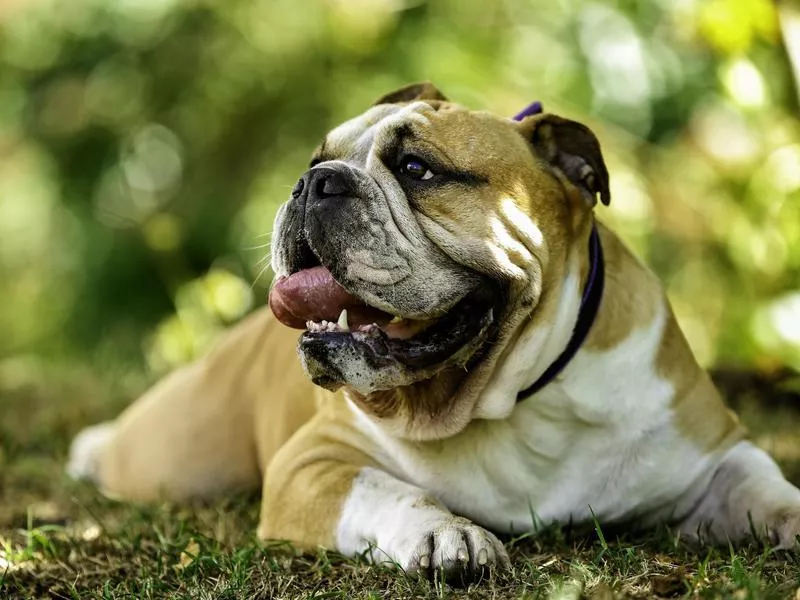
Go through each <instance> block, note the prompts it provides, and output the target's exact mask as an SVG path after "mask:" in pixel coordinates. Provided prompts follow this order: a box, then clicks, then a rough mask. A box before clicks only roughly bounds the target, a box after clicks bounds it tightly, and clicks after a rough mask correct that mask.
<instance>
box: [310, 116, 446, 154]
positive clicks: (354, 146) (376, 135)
mask: <svg viewBox="0 0 800 600" xmlns="http://www.w3.org/2000/svg"><path fill="white" fill-rule="evenodd" d="M435 110H436V109H434V108H433V107H432V106H431V105H430V104H428V103H427V102H412V103H411V104H406V105H400V104H379V105H378V106H373V107H372V108H370V109H369V110H367V111H366V112H365V113H362V114H361V115H359V116H357V117H355V118H353V119H350V120H349V121H345V122H344V123H342V124H341V125H339V126H338V127H336V128H335V129H334V130H333V131H331V132H330V133H328V135H326V136H325V140H324V141H323V143H322V148H321V150H320V153H321V154H324V155H325V156H330V157H335V158H340V159H341V158H345V157H350V158H357V157H366V155H367V154H369V151H370V149H371V148H373V147H374V146H376V142H377V143H378V144H380V143H382V142H385V143H389V142H390V141H391V138H392V137H393V136H395V135H396V132H397V131H398V130H399V129H400V128H402V127H404V126H408V125H410V124H412V123H417V124H419V126H420V127H425V126H429V125H430V115H431V113H434V112H435Z"/></svg>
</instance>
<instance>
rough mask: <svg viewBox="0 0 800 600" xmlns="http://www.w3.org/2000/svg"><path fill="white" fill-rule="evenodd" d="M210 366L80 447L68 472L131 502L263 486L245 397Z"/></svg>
mask: <svg viewBox="0 0 800 600" xmlns="http://www.w3.org/2000/svg"><path fill="white" fill-rule="evenodd" d="M222 387H223V386H221V385H220V382H219V381H214V380H213V379H212V378H211V377H209V372H208V369H207V368H206V365H204V364H203V363H198V364H196V365H192V366H190V367H186V368H184V369H182V370H179V371H177V372H176V373H173V374H172V375H170V376H169V377H167V378H166V379H165V380H163V381H162V382H160V383H159V384H158V385H156V386H155V387H154V388H152V389H151V390H150V391H149V392H148V393H146V394H145V395H144V396H143V397H142V398H140V399H139V400H137V401H136V402H135V403H134V404H133V405H132V406H130V407H129V408H128V409H127V410H126V411H125V412H123V413H122V415H120V416H119V418H118V419H117V420H116V421H114V422H110V423H103V424H100V425H95V426H94V427H89V428H87V429H85V430H84V431H82V432H81V433H80V434H79V435H78V436H77V437H76V438H75V440H74V441H73V443H72V447H71V449H70V458H69V463H68V465H67V472H68V473H69V474H70V475H72V476H73V477H76V478H83V479H90V480H92V481H94V482H95V483H96V484H97V485H98V487H99V488H100V490H101V491H102V492H103V493H104V494H106V495H108V496H111V497H114V498H120V499H127V500H144V501H147V500H156V499H160V498H164V499H170V500H185V499H190V498H206V497H210V496H214V495H216V494H219V493H221V492H224V491H226V490H231V489H237V488H247V487H255V486H257V485H258V483H259V469H258V464H257V458H256V452H255V444H254V442H253V439H252V437H253V433H252V431H253V423H252V416H251V414H250V407H249V406H247V403H246V402H243V400H245V398H241V397H239V398H237V397H235V396H231V395H230V394H228V393H225V390H223V389H221V388H222Z"/></svg>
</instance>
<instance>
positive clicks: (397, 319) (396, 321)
mask: <svg viewBox="0 0 800 600" xmlns="http://www.w3.org/2000/svg"><path fill="white" fill-rule="evenodd" d="M402 320H403V317H398V316H395V317H394V318H393V319H392V320H391V321H389V325H391V324H392V323H399V322H400V321H402Z"/></svg>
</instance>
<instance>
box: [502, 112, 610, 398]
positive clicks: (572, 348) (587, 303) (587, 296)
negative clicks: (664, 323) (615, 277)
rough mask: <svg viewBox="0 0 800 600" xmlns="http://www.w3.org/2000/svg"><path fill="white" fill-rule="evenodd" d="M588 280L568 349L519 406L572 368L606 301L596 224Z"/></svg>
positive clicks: (519, 118)
mask: <svg viewBox="0 0 800 600" xmlns="http://www.w3.org/2000/svg"><path fill="white" fill-rule="evenodd" d="M543 110H544V109H543V108H542V103H541V102H538V101H536V102H532V103H530V104H529V105H528V106H526V107H525V108H524V109H523V110H522V111H521V112H519V113H517V114H516V115H515V116H514V120H515V121H522V120H523V119H524V118H525V117H530V116H531V115H538V114H540V113H541V112H542V111H543ZM589 264H590V267H589V278H588V279H587V280H586V287H585V288H584V289H583V296H581V306H580V308H579V309H578V320H577V321H576V322H575V328H574V329H573V330H572V336H571V337H570V338H569V342H568V343H567V347H566V348H564V351H563V352H562V353H561V354H559V355H558V358H556V360H555V361H554V362H553V363H552V364H551V365H550V366H549V367H547V370H546V371H545V372H544V373H542V375H541V377H539V379H537V380H536V381H534V382H533V383H532V384H531V385H530V386H528V387H527V388H525V389H524V390H522V391H521V392H519V393H518V394H517V402H522V401H523V400H525V399H527V398H530V397H531V396H533V395H534V394H535V393H536V392H538V391H539V390H541V389H542V388H543V387H544V386H546V385H547V384H548V383H550V382H551V381H553V379H555V378H556V377H557V376H558V374H559V373H561V371H563V370H564V367H566V366H567V365H568V364H569V361H571V360H572V358H573V357H574V356H575V355H576V354H577V353H578V350H580V347H581V345H582V344H583V342H584V340H585V339H586V336H587V335H589V330H590V329H591V328H592V324H593V323H594V319H595V317H596V316H597V311H598V310H599V308H600V301H601V300H602V299H603V287H604V285H605V279H606V267H605V260H603V246H602V245H601V244H600V235H599V234H598V233H597V224H596V223H592V233H591V234H590V235H589Z"/></svg>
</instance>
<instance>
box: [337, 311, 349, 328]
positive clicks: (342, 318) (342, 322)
mask: <svg viewBox="0 0 800 600" xmlns="http://www.w3.org/2000/svg"><path fill="white" fill-rule="evenodd" d="M336 325H337V326H338V327H339V329H340V330H341V331H350V325H348V323H347V309H346V308H343V309H342V312H341V313H339V320H338V321H336Z"/></svg>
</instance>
